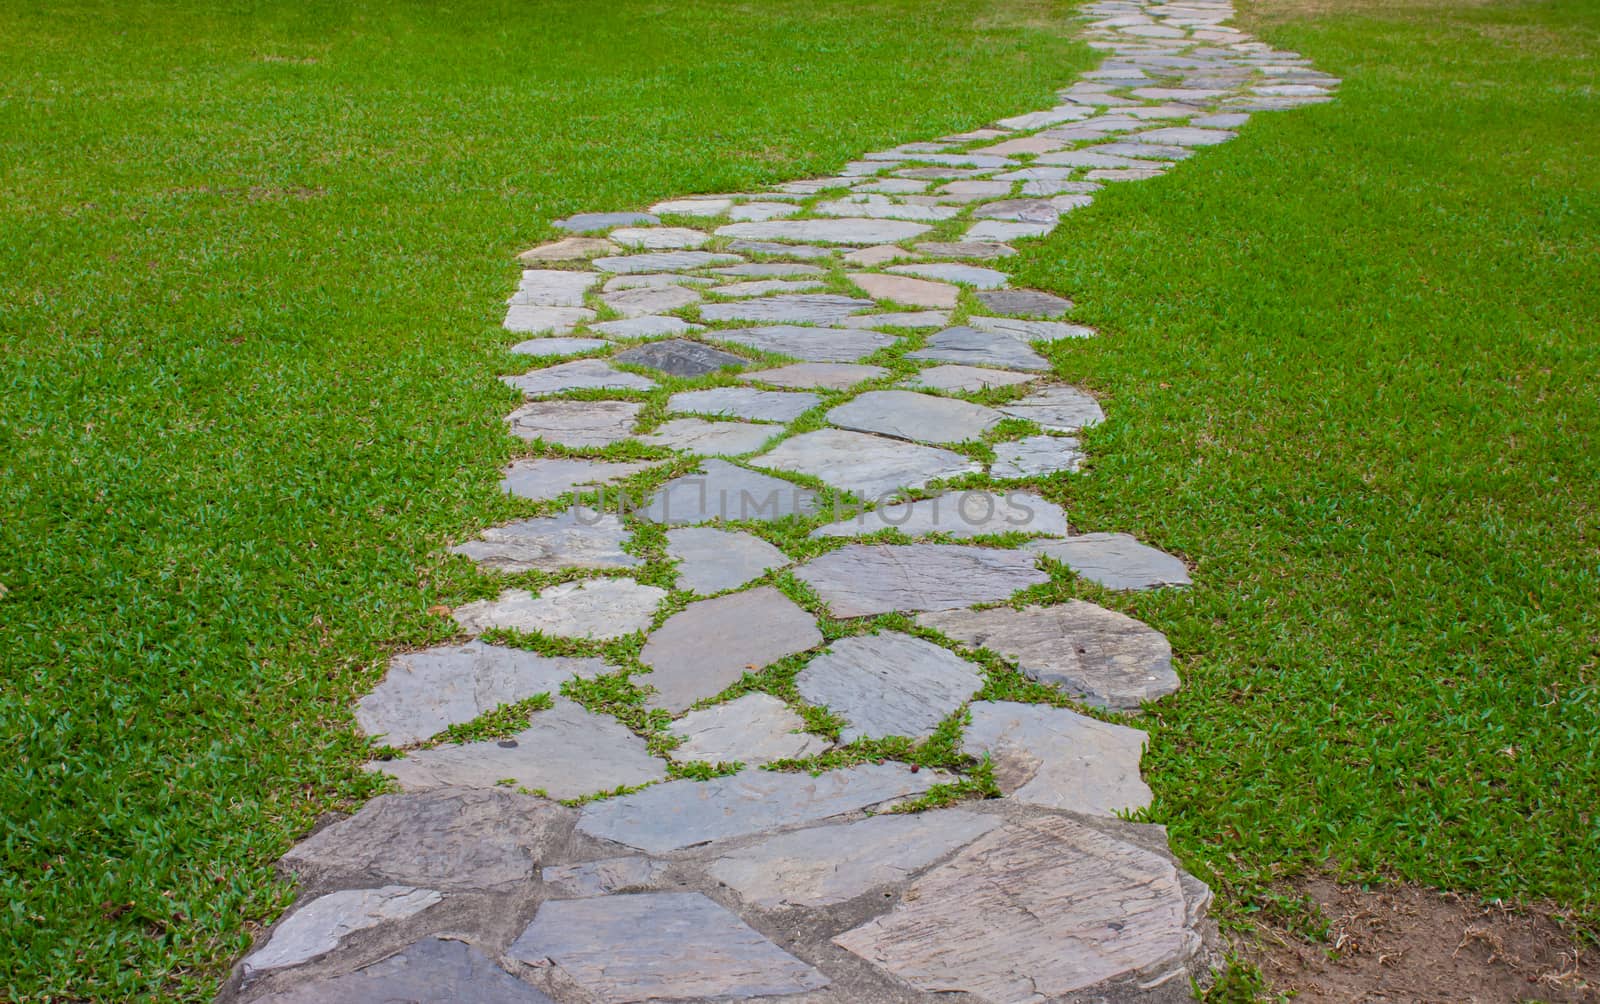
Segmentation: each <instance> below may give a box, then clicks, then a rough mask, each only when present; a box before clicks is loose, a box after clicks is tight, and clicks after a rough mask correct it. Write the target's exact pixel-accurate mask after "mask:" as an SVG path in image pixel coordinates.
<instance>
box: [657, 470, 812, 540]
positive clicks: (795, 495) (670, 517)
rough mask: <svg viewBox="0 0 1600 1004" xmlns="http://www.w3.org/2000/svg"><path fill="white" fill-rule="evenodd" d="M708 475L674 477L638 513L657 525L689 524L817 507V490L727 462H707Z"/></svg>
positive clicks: (780, 514)
mask: <svg viewBox="0 0 1600 1004" xmlns="http://www.w3.org/2000/svg"><path fill="white" fill-rule="evenodd" d="M701 469H702V470H703V471H704V473H702V474H685V475H684V476H682V477H678V478H673V479H672V480H671V481H668V482H667V483H666V484H664V485H662V486H661V487H660V488H659V489H657V490H656V493H655V494H654V495H653V496H651V499H650V504H649V505H648V506H646V507H645V508H643V509H641V510H640V511H639V513H638V515H639V516H640V517H641V518H644V519H648V520H650V521H651V522H654V523H666V524H668V525H669V526H684V525H688V524H693V523H708V522H711V521H712V520H723V521H728V522H737V521H742V520H775V519H782V518H784V517H785V516H792V515H795V514H796V513H801V514H809V513H811V512H813V511H814V510H815V509H816V507H817V500H816V494H817V493H816V492H814V491H812V490H811V489H809V488H805V487H802V486H800V485H797V484H795V483H794V482H793V481H785V480H783V479H782V478H775V477H772V476H771V475H769V474H761V473H758V472H756V471H751V470H746V469H745V468H743V467H740V466H738V465H737V464H731V463H729V462H728V461H726V460H716V459H711V460H706V461H704V462H703V463H702V464H701Z"/></svg>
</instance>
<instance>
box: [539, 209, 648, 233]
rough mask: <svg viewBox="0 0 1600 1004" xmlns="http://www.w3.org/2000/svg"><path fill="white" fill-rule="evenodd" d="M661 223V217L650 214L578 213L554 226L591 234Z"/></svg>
mask: <svg viewBox="0 0 1600 1004" xmlns="http://www.w3.org/2000/svg"><path fill="white" fill-rule="evenodd" d="M660 222H661V220H660V218H659V217H656V216H651V215H650V214H649V213H577V214H576V215H573V216H569V217H567V218H566V219H564V220H556V221H555V223H554V224H553V225H554V226H556V227H558V228H560V229H562V230H567V231H570V232H572V233H590V232H593V231H596V230H610V229H612V228H613V227H627V226H633V225H635V224H648V225H650V226H654V225H655V224H657V223H660Z"/></svg>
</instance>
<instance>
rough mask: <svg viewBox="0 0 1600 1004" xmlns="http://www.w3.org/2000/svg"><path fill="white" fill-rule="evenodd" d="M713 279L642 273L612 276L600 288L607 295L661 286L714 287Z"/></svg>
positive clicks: (667, 273) (672, 273) (674, 274)
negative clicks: (625, 290) (626, 290)
mask: <svg viewBox="0 0 1600 1004" xmlns="http://www.w3.org/2000/svg"><path fill="white" fill-rule="evenodd" d="M714 285H716V280H715V279H707V278H706V277H705V276H700V275H679V274H678V273H676V272H642V273H640V274H638V275H632V274H628V275H614V276H612V277H611V278H609V279H607V280H606V281H605V284H604V285H602V286H601V287H600V288H601V289H602V290H604V291H605V292H607V293H615V292H618V291H620V290H624V289H660V288H662V287H663V286H714Z"/></svg>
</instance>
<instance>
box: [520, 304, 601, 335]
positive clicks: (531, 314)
mask: <svg viewBox="0 0 1600 1004" xmlns="http://www.w3.org/2000/svg"><path fill="white" fill-rule="evenodd" d="M592 320H594V311H592V310H590V309H589V308H587V307H534V306H528V305H526V304H516V305H514V306H511V307H507V308H506V319H505V321H504V322H502V326H503V327H504V328H505V329H506V330H507V331H515V332H517V333H519V334H525V335H538V334H549V335H565V334H567V333H569V332H571V331H572V329H573V328H575V327H577V326H578V325H580V324H582V323H583V322H585V321H592Z"/></svg>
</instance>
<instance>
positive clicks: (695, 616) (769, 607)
mask: <svg viewBox="0 0 1600 1004" xmlns="http://www.w3.org/2000/svg"><path fill="white" fill-rule="evenodd" d="M820 644H822V633H821V632H820V631H818V630H817V622H816V621H815V620H813V619H812V617H811V615H810V614H808V613H806V612H805V611H804V610H801V609H800V608H799V607H798V606H796V605H795V603H794V601H793V600H791V599H789V598H788V597H787V596H785V595H783V594H782V593H780V592H778V591H777V590H776V589H774V588H772V587H771V586H762V587H761V588H759V589H751V590H749V591H748V592H743V593H732V594H730V595H727V596H718V597H716V598H715V599H710V600H701V601H700V602H698V603H691V604H689V605H688V606H687V607H685V608H684V609H683V610H681V611H679V612H678V613H675V614H673V615H672V616H671V617H669V618H667V620H666V623H664V624H662V625H661V626H660V627H659V628H657V629H656V630H655V631H654V632H652V633H651V635H650V640H649V641H647V642H646V643H645V646H644V650H643V651H641V652H640V653H639V661H640V662H642V663H644V664H645V665H646V666H648V667H650V674H649V676H647V677H641V678H640V679H639V680H638V681H637V682H639V683H647V684H649V685H650V686H651V687H654V688H655V690H656V693H655V694H653V695H651V697H650V698H649V700H648V703H649V704H650V706H651V707H656V708H666V709H667V710H669V711H672V712H674V713H676V712H679V711H682V710H684V709H685V708H687V707H689V705H691V704H693V703H695V702H696V701H699V700H703V699H704V698H707V697H713V696H715V695H717V694H719V693H721V692H722V691H723V690H726V689H727V688H728V686H729V685H730V684H732V683H734V682H736V681H737V680H738V679H739V678H740V677H742V676H743V675H744V674H745V673H746V672H756V671H758V670H760V669H761V668H762V667H764V666H767V665H769V664H771V663H774V662H776V661H778V660H779V659H782V658H783V657H784V656H786V655H793V654H794V653H796V652H804V651H805V650H806V649H808V648H813V647H815V646H817V645H820Z"/></svg>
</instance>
